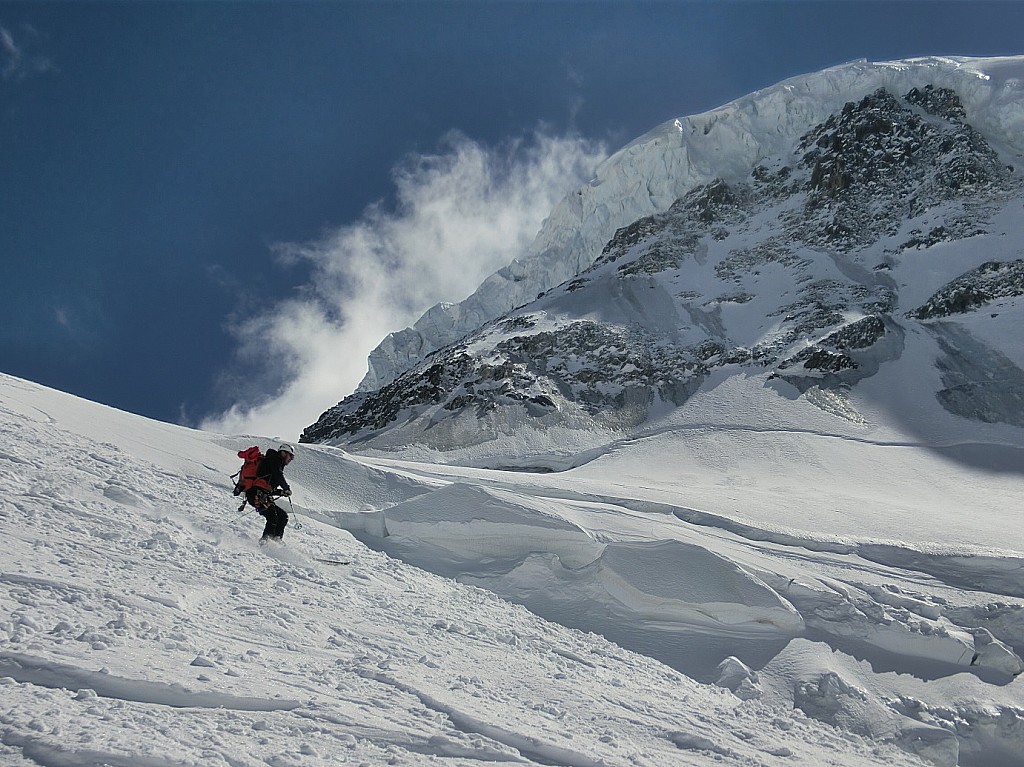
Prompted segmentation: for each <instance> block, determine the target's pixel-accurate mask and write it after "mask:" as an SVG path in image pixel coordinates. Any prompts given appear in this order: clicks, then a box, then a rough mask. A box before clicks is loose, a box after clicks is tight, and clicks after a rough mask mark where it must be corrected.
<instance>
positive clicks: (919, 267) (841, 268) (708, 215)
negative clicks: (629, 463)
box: [302, 59, 1024, 453]
mask: <svg viewBox="0 0 1024 767" xmlns="http://www.w3.org/2000/svg"><path fill="white" fill-rule="evenodd" d="M1009 62H1010V63H1012V64H1013V65H1014V66H1017V67H1018V68H1020V69H1022V70H1024V64H1021V62H1020V61H1019V60H1017V59H1013V60H1009ZM851 66H852V65H851ZM857 66H862V65H857ZM857 66H852V71H854V72H856V73H860V74H859V75H858V76H860V78H861V79H860V80H857V83H858V84H860V85H861V86H862V85H863V83H862V82H861V80H863V79H864V78H863V76H862V69H857ZM1009 66H1010V64H1008V63H1006V60H997V61H996V62H995V63H992V62H989V67H990V68H992V69H995V70H999V68H1000V67H1003V68H1004V69H1005V68H1006V67H1009ZM848 69H849V68H848ZM892 69H894V70H897V71H898V72H900V73H902V75H903V77H904V79H906V72H905V71H904V70H900V69H899V68H898V67H895V66H893V67H892ZM907 69H909V70H912V71H913V73H914V75H915V76H918V77H919V76H927V75H931V76H932V77H933V79H934V80H935V81H936V82H921V83H920V84H915V85H912V86H911V87H909V88H907V89H906V90H901V91H895V90H893V89H892V88H891V87H878V88H876V89H874V90H872V91H871V92H869V93H867V94H866V95H863V96H860V97H858V98H856V99H849V100H846V101H845V102H843V103H841V104H839V103H838V102H837V106H836V108H835V109H833V110H832V111H831V112H829V113H827V114H824V115H823V116H822V117H821V119H816V120H814V121H811V122H806V123H805V124H804V125H802V126H801V127H802V130H800V131H794V130H793V125H794V124H797V123H798V122H799V121H798V120H797V121H796V123H794V120H795V118H794V117H793V116H792V115H789V116H788V117H787V121H786V122H785V126H786V130H785V131H782V130H781V129H780V131H779V132H782V133H785V132H788V133H792V134H793V135H792V137H791V138H790V139H789V140H788V141H786V142H782V143H780V142H779V141H778V140H776V138H774V137H771V138H766V137H765V136H771V134H770V132H768V133H762V134H759V135H753V134H744V133H743V131H742V128H743V127H744V126H747V125H749V124H750V123H749V120H750V118H749V113H750V111H751V109H752V107H751V106H750V105H751V104H753V105H757V104H760V105H761V106H762V110H761V113H762V114H763V113H764V111H765V110H764V109H763V107H764V103H765V101H766V100H769V101H770V100H771V99H773V98H774V99H777V98H779V96H778V93H780V92H781V93H786V87H792V85H790V86H786V84H783V86H780V88H781V91H780V90H779V89H776V90H775V91H772V92H762V93H761V94H755V95H754V96H752V97H749V98H748V100H747V101H743V100H741V102H737V105H733V108H731V109H730V108H723V110H719V113H712V114H713V115H714V118H713V119H712V118H709V117H706V116H705V117H704V119H703V123H704V128H703V129H702V130H703V131H704V135H705V136H707V135H708V134H710V133H712V132H715V131H717V132H719V133H722V134H725V135H726V136H728V137H731V138H732V141H733V143H732V144H729V143H726V144H723V145H722V152H721V157H720V158H719V161H718V163H717V165H715V164H713V163H712V164H710V165H708V166H707V167H708V168H709V169H710V171H711V172H710V173H707V171H705V173H707V175H709V176H712V177H711V178H709V179H708V180H706V181H704V182H702V183H697V184H694V185H692V186H690V187H688V188H686V189H684V190H682V191H681V193H680V194H679V195H678V196H677V197H676V198H675V199H674V200H673V201H672V202H671V203H670V204H668V205H667V207H666V208H665V209H664V210H660V211H656V212H654V213H651V214H650V215H645V216H639V217H637V218H635V219H634V220H631V221H629V222H628V223H627V224H626V225H624V226H621V227H619V228H617V230H616V231H614V234H613V235H612V236H610V237H609V238H607V239H606V240H605V241H604V243H603V245H602V247H601V248H600V250H599V252H597V253H596V254H595V255H593V256H590V257H587V258H584V259H582V261H580V260H579V259H577V258H563V259H562V260H561V261H559V263H560V268H559V269H551V268H546V267H545V268H538V270H537V271H538V274H539V275H540V277H538V279H540V280H541V281H542V282H543V280H544V279H552V276H553V275H555V276H560V275H563V274H565V275H566V277H565V278H564V281H560V284H557V285H554V286H551V287H544V289H542V290H541V291H540V292H539V294H538V295H536V296H535V297H532V300H529V301H523V302H522V305H520V306H518V307H516V308H513V309H511V310H509V311H505V312H504V313H503V314H502V315H501V316H499V317H496V318H495V319H492V320H490V321H487V322H485V323H483V324H481V325H480V326H479V327H476V328H474V329H473V330H472V331H471V332H468V333H464V335H463V336H462V337H461V338H459V339H458V340H455V341H452V342H448V343H445V344H443V345H441V346H440V347H439V348H437V349H436V350H434V351H433V352H431V353H430V354H429V355H428V356H427V358H425V359H423V360H422V361H418V362H417V361H416V360H415V359H414V358H410V359H409V362H410V363H411V364H412V366H411V367H410V368H409V369H407V370H398V369H397V368H396V369H395V376H394V377H393V378H392V379H391V380H387V378H386V376H385V377H380V376H378V378H379V380H380V381H381V385H379V386H373V387H369V386H367V385H366V382H364V387H362V388H361V389H360V391H358V392H357V393H355V394H353V395H352V396H350V397H348V398H346V399H345V400H343V401H342V402H341V403H340V404H338V405H337V406H335V407H333V408H331V409H330V410H328V411H327V412H326V413H324V414H323V415H322V416H321V418H320V419H319V421H318V422H317V423H316V424H314V425H312V426H310V427H308V428H307V429H306V430H305V432H304V433H303V435H302V440H303V441H307V442H310V441H313V442H331V443H334V444H345V445H349V446H352V447H357V446H359V447H360V448H368V449H384V450H387V449H392V448H396V447H400V446H401V447H404V446H408V445H410V444H413V445H425V446H428V447H431V448H433V449H435V450H440V451H449V450H451V449H453V448H458V447H460V446H468V445H479V444H481V443H486V442H489V441H500V440H502V439H504V438H507V437H515V438H516V439H517V440H518V444H519V445H520V448H519V449H520V450H521V451H522V452H524V453H530V452H531V451H534V452H548V453H550V452H551V445H550V443H545V445H544V447H543V448H541V449H538V450H534V449H533V448H532V447H531V444H532V443H531V440H530V439H529V438H524V435H530V434H536V433H537V432H539V431H544V430H549V429H555V430H556V431H557V433H558V434H559V435H560V436H559V437H558V439H559V440H560V441H562V442H565V443H566V445H567V447H566V452H570V451H571V450H573V449H579V448H580V447H587V446H593V445H596V444H598V443H599V442H602V440H603V441H604V442H608V441H609V440H610V439H611V438H612V435H621V434H622V433H623V432H626V433H636V430H637V429H638V428H640V427H643V426H645V425H647V426H648V427H649V426H650V424H652V423H653V422H654V421H656V420H657V419H659V418H663V417H665V416H666V415H671V414H673V413H674V414H676V415H678V414H679V413H680V412H685V409H686V408H685V406H686V403H687V402H688V401H690V399H691V398H692V397H693V396H694V395H695V394H696V393H698V392H699V391H701V390H702V388H703V389H704V390H706V389H708V388H709V386H713V385H717V383H716V382H720V381H721V380H723V379H724V378H728V377H732V376H740V377H742V378H744V379H751V380H756V381H758V382H759V385H762V386H766V387H771V388H774V389H775V390H777V391H778V392H779V396H780V399H786V398H789V399H792V398H793V397H802V398H803V399H804V400H805V401H806V403H807V404H809V405H810V406H813V407H815V408H817V410H819V411H822V412H825V413H827V414H828V415H829V417H832V418H836V419H839V420H840V421H843V422H845V423H847V424H848V425H852V426H864V425H865V423H866V420H867V419H866V418H865V416H864V415H863V413H862V412H861V409H860V408H859V407H858V405H857V397H856V396H853V393H854V392H856V391H857V390H858V385H859V384H860V382H862V381H864V380H865V379H872V378H874V379H876V384H877V385H876V386H875V387H874V389H875V391H876V395H875V396H877V391H878V390H889V391H891V390H895V389H900V388H902V389H904V390H911V391H910V394H909V396H910V397H911V398H914V397H917V398H925V399H928V401H929V402H934V403H936V404H937V405H938V406H940V407H941V408H942V411H943V412H944V413H945V414H946V415H952V416H954V417H955V419H956V420H954V421H952V423H953V424H954V426H956V425H957V424H960V419H969V420H970V421H971V422H974V423H976V424H1002V425H1005V426H1012V427H1024V407H1022V406H1024V370H1022V369H1021V365H1022V364H1024V357H1022V355H1021V353H1020V350H1021V346H1022V345H1021V344H1020V328H1021V327H1024V326H1022V325H1021V323H1020V321H1021V319H1024V301H1021V300H1020V297H1021V296H1022V295H1024V223H1022V219H1024V211H1022V208H1024V191H1022V190H1024V183H1022V174H1021V171H1020V166H1021V157H1020V154H1019V148H1017V147H1015V146H1014V144H1013V141H1014V140H1015V138H1014V135H1015V134H1012V132H1011V134H1006V133H1005V132H1004V131H1002V130H1000V129H994V128H993V125H997V126H998V125H1000V124H1005V123H1006V122H1007V121H1008V119H1009V118H1008V117H1007V116H1008V115H1009V116H1011V117H1012V116H1013V115H1016V116H1017V119H1020V116H1021V115H1024V97H1021V96H1020V94H1018V98H1017V100H1016V101H1013V99H1012V98H1010V99H1008V98H1006V97H1005V94H1004V98H1002V99H1001V100H996V101H995V102H992V103H996V104H997V106H991V107H990V108H989V110H988V111H987V112H985V111H983V110H979V109H978V108H975V107H972V108H971V109H968V108H967V107H966V106H965V100H966V101H967V102H968V103H970V102H972V101H977V94H976V89H977V88H978V87H979V86H978V85H977V84H972V83H968V84H966V85H961V86H960V87H959V89H955V88H952V87H945V86H943V85H941V84H940V83H942V82H943V81H947V82H948V81H949V80H950V79H951V78H950V74H949V71H947V69H948V68H944V67H943V66H941V65H939V64H935V63H934V62H931V65H930V66H927V67H924V66H918V67H912V66H908V67H907ZM870 71H873V70H870ZM881 71H882V73H883V74H887V75H889V74H891V72H890V69H886V68H882V69H881ZM876 74H877V73H876ZM958 74H960V73H959V71H958ZM975 76H976V77H978V79H979V82H981V83H985V82H987V81H984V80H981V79H980V77H979V76H978V75H977V73H976V72H975ZM851 77H852V75H851V74H850V72H849V71H847V70H846V69H843V70H841V74H840V75H837V74H836V73H834V72H833V73H832V79H831V80H830V82H833V83H835V82H845V81H847V80H849V79H850V78H851ZM819 78H820V76H819ZM889 79H890V80H892V79H893V78H892V77H890V78H889ZM895 79H896V80H899V78H895ZM868 80H869V81H870V78H868ZM809 82H817V81H816V80H814V79H813V78H811V79H809ZM891 84H892V83H890V85H891ZM784 86H785V87H784ZM812 90H813V89H812ZM772 94H775V95H774V96H773V95H772ZM965 94H966V95H967V96H968V98H966V99H965ZM1011 95H1012V94H1011ZM829 98H831V99H833V100H835V96H834V95H832V96H830V97H829ZM790 106H791V107H792V106H793V105H792V103H791V104H790ZM754 111H756V110H754ZM972 111H973V113H976V114H977V118H976V119H974V120H973V123H972ZM797 112H798V113H799V114H802V113H800V112H799V110H797ZM788 114H789V113H788V112H787V115H788ZM741 117H743V118H744V119H741ZM731 118H734V122H736V123H737V125H738V126H739V128H737V126H731V127H730V124H729V121H730V119H731ZM700 122H701V120H700V119H698V118H690V119H689V120H688V122H687V125H688V126H689V127H690V128H691V129H692V128H693V126H695V125H697V124H699V123H700ZM979 125H980V126H982V127H983V128H984V130H982V129H981V128H979V127H978V126H979ZM674 129H675V130H676V131H677V132H682V131H683V130H684V126H683V124H682V123H681V122H680V121H676V123H675V126H674ZM652 135H653V136H654V137H653V138H650V139H648V140H646V141H645V140H641V141H640V142H638V143H637V144H634V145H631V147H627V148H626V149H625V150H623V151H622V152H620V153H619V155H617V156H616V157H613V158H612V159H611V160H609V163H610V164H611V165H612V169H611V170H609V168H605V169H603V173H604V174H605V175H606V176H607V175H608V174H609V173H611V175H613V176H614V175H615V174H614V172H613V171H614V168H615V167H616V165H619V166H621V165H622V164H623V163H624V162H625V160H624V158H628V157H630V156H631V152H635V151H637V147H644V148H645V151H647V152H650V151H653V150H651V149H650V146H649V145H651V144H655V145H656V144H658V142H659V141H663V140H664V139H665V135H666V134H664V133H663V132H662V133H658V132H656V133H655V134H652ZM1016 140H1019V136H1016ZM750 145H756V146H757V147H760V150H759V151H758V152H755V153H754V154H755V155H756V161H753V162H751V163H750V164H749V165H748V167H747V168H746V172H745V173H744V174H742V175H741V174H740V173H738V172H737V168H738V167H739V166H740V165H742V160H743V158H746V157H748V156H749V152H747V151H746V150H745V149H744V148H745V147H749V146H750ZM730 147H738V148H737V149H730ZM766 148H770V149H771V152H770V153H767V152H766ZM738 158H739V159H738ZM637 165H638V164H637V163H636V162H632V163H626V166H627V167H630V168H634V167H637ZM639 166H640V167H647V166H646V165H644V164H643V163H640V164H639ZM669 167H670V164H669V163H666V164H665V165H664V166H663V170H661V171H658V172H657V173H659V174H660V175H657V176H651V177H650V179H649V180H648V183H647V184H645V185H644V186H643V187H641V189H643V190H644V191H641V192H635V191H634V193H633V198H635V197H636V196H638V195H639V196H640V197H642V198H645V199H646V200H647V201H648V202H649V201H650V200H651V199H653V196H652V195H650V193H649V190H651V189H664V188H666V186H667V182H666V180H665V179H664V178H662V177H661V176H662V175H664V174H666V173H668V172H669V171H667V170H664V169H665V168H669ZM716 170H717V171H720V172H717V173H716V172H715V171H716ZM684 175H685V174H684ZM599 176H600V174H599ZM692 176H693V174H692V173H690V174H689V176H688V177H692ZM612 186H614V185H612ZM603 193H605V194H606V193H607V190H605V192H603ZM583 196H584V194H583V191H581V192H580V193H579V194H578V195H577V198H578V199H579V198H582V197H583ZM602 204H606V203H602ZM639 207H642V204H640V203H636V202H635V201H633V202H630V201H629V200H628V199H626V198H623V199H622V201H621V204H620V209H621V210H622V211H629V210H636V209H638V208H639ZM556 213H557V212H556ZM594 215H596V214H591V215H590V217H589V218H591V219H592V218H593V217H594ZM583 218H584V219H587V217H586V216H584V217H583ZM553 219H555V220H556V221H557V220H559V216H558V215H555V214H553ZM591 228H592V227H591ZM550 237H551V235H550V233H547V234H545V232H542V234H541V237H540V239H542V240H544V239H545V238H548V240H550ZM588 237H590V238H592V237H593V233H591V232H588V225H587V224H581V227H580V231H579V233H578V236H576V237H574V238H573V237H570V238H569V241H571V242H573V243H575V244H576V246H579V243H580V242H582V241H584V240H586V239H587V238H588ZM552 252H553V251H552V249H551V248H550V247H549V248H547V250H545V251H544V253H546V254H547V257H550V255H551V253H552ZM542 260H543V259H540V261H542ZM540 261H539V260H538V258H534V262H535V263H540ZM529 263H530V262H529V261H527V260H524V261H523V262H520V263H519V264H517V265H513V267H515V268H519V269H524V268H526V267H528V265H529ZM510 268H511V267H510ZM513 271H514V270H513ZM510 273H511V272H508V271H506V272H505V275H506V276H507V275H508V274H510ZM501 274H502V273H499V275H496V277H495V278H492V281H493V280H495V279H498V278H499V277H501ZM502 279H503V278H502ZM487 290H488V283H485V285H484V286H482V288H481V291H482V294H486V293H487ZM472 300H473V299H472V298H471V299H470V302H471V303H472ZM477 308H478V307H477ZM432 311H433V312H434V315H436V314H437V313H438V312H439V311H444V312H448V313H449V314H450V315H451V316H455V317H456V318H457V317H458V316H461V314H460V313H461V312H463V311H466V308H465V307H462V308H461V309H460V308H459V307H454V308H453V307H444V308H443V309H437V310H436V311H435V310H432ZM430 314H431V313H428V315H430ZM455 324H456V325H457V323H455ZM410 332H412V331H410ZM392 340H393V341H394V339H392ZM385 346H387V344H385ZM379 352H380V350H378V353H376V354H378V356H377V359H378V360H379V359H381V357H380V354H379ZM899 360H903V364H901V365H896V364H888V363H896V362H897V361H899ZM908 365H909V366H910V368H908V367H907V366H908ZM908 369H913V370H915V371H916V373H915V374H914V375H912V376H908V374H907V370H908ZM373 370H374V364H373V358H371V375H370V376H368V379H372V378H373V377H374V375H375V374H374V373H373V372H372V371H373ZM922 386H924V387H930V391H921V390H920V389H921V387H922ZM901 396H903V397H906V396H908V395H907V392H906V391H904V394H903V395H901ZM851 397H852V399H851ZM923 418H925V420H932V421H934V420H935V419H934V417H931V416H923ZM949 431H950V430H948V429H947V432H946V434H945V436H948V434H949ZM573 435H575V437H574V436H573ZM579 435H586V437H585V438H582V439H577V438H576V437H579ZM937 436H938V437H939V438H941V436H942V435H937Z"/></svg>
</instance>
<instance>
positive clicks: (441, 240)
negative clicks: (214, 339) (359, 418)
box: [202, 133, 605, 435]
mask: <svg viewBox="0 0 1024 767" xmlns="http://www.w3.org/2000/svg"><path fill="white" fill-rule="evenodd" d="M604 154H605V152H604V147H603V146H601V145H599V144H596V143H593V142H589V141H587V140H585V139H582V138H580V137H553V136H548V135H544V134H541V133H538V134H535V135H534V136H532V137H531V138H530V139H529V140H517V141H509V142H507V143H505V144H502V145H501V146H498V147H486V146H484V145H482V144H480V143H478V142H476V141H473V140H472V139H470V138H467V137H466V136H464V135H462V134H459V133H452V134H450V135H449V136H447V137H446V138H445V140H444V142H443V145H442V148H441V151H439V152H438V153H437V154H433V155H421V156H412V157H409V158H407V159H406V160H405V162H403V163H402V164H401V165H399V166H398V167H397V168H396V169H395V171H394V174H393V176H394V182H395V189H396V191H395V200H396V202H395V205H394V207H393V208H392V207H390V206H387V205H385V204H384V203H383V202H377V203H375V204H374V205H371V206H370V207H368V208H367V209H366V211H365V212H364V213H363V216H362V218H361V219H360V220H359V221H357V222H355V223H353V224H348V225H346V226H343V227H341V228H339V229H337V230H336V231H334V232H332V233H329V234H327V235H326V236H324V237H323V238H322V239H320V240H318V241H315V242H311V243H306V244H298V245H296V244H286V245H281V246H279V247H278V253H279V257H280V258H281V259H282V261H283V262H284V263H286V264H297V263H300V262H305V263H308V264H310V265H311V266H312V276H311V279H310V282H309V284H308V285H307V286H305V288H304V289H303V290H302V291H301V292H300V293H299V294H298V295H296V296H294V297H292V298H289V299H286V300H282V301H280V302H279V303H277V304H275V305H273V306H272V307H271V308H270V310H269V311H267V312H265V313H264V314H263V315H261V316H259V317H251V318H248V319H245V320H243V321H241V322H238V323H237V324H236V325H235V326H234V327H233V328H232V330H233V333H234V334H235V336H236V337H237V339H238V342H239V349H238V352H237V355H238V357H239V358H240V359H241V360H243V361H248V362H250V363H255V364H250V365H247V366H246V367H247V369H249V370H251V369H253V368H254V367H255V368H256V369H257V370H258V369H259V367H260V366H261V365H263V364H265V361H266V360H267V359H273V360H275V362H276V363H277V364H278V365H280V364H282V363H281V361H283V364H284V367H285V372H284V379H285V382H284V383H283V385H282V384H279V383H278V384H277V385H278V390H277V392H276V394H274V396H271V397H269V398H263V399H257V401H255V402H253V401H239V400H238V399H237V398H236V399H235V401H234V403H233V404H232V405H231V407H230V408H228V410H227V411H226V412H224V413H222V414H220V415H217V416H214V417H211V418H208V419H206V421H205V422H204V423H203V424H202V426H203V428H207V429H211V430H216V431H222V432H229V433H240V432H248V433H267V434H282V435H291V434H294V433H295V432H296V431H298V430H299V429H300V428H301V426H302V425H304V424H307V423H310V422H311V421H312V420H314V419H315V418H316V416H317V415H319V413H320V412H322V411H323V410H324V409H325V408H326V407H327V406H329V405H330V404H332V403H333V402H335V401H337V395H338V392H339V391H351V390H353V389H354V388H355V387H356V385H357V384H358V383H359V381H360V379H361V378H362V377H363V375H364V374H365V373H366V358H367V354H368V352H369V351H370V350H371V349H372V348H373V347H374V346H375V345H376V344H378V343H379V342H380V340H381V339H382V338H383V337H384V336H386V335H387V334H388V333H389V332H391V331H393V330H396V329H398V328H401V327H404V326H406V325H409V324H411V323H412V322H413V321H414V320H415V319H416V318H417V317H419V316H420V315H421V314H422V313H423V312H424V310H426V309H427V308H428V307H429V306H431V305H433V304H435V303H437V302H439V301H458V300H461V299H463V298H465V297H466V296H467V295H469V294H470V293H471V292H472V291H473V290H474V289H475V288H476V287H477V285H479V284H480V282H481V281H482V280H483V279H484V278H485V277H486V276H487V275H489V274H491V273H492V272H494V271H495V270H496V269H498V268H500V267H501V266H503V265H505V264H507V263H508V262H509V261H511V260H512V259H513V258H514V257H515V256H516V255H517V254H519V253H520V252H521V251H522V250H523V249H524V248H525V247H526V246H527V245H528V244H529V242H530V241H531V240H532V239H533V237H534V236H535V235H536V233H537V230H538V229H539V228H540V226H541V223H542V222H543V220H544V217H545V216H546V215H547V214H548V213H549V212H550V211H551V209H552V208H553V207H554V205H555V204H556V203H557V202H558V200H559V199H561V197H563V196H564V195H565V194H566V193H567V192H568V191H569V190H570V189H573V188H575V187H577V186H579V184H580V183H581V182H582V181H583V180H585V179H586V178H589V177H590V176H591V175H592V173H593V170H594V168H595V167H596V166H597V164H598V163H599V162H600V161H601V160H602V159H603V157H604ZM268 380H269V378H266V379H264V380H263V381H257V382H252V381H249V382H247V383H246V386H247V387H248V388H249V389H250V390H252V389H253V388H255V387H256V386H259V385H260V384H263V385H264V391H265V390H266V388H267V385H268V384H267V381H268ZM239 383H241V382H236V381H232V382H231V385H232V387H233V388H234V389H235V390H237V388H236V384H239ZM269 385H270V386H273V385H274V383H273V382H272V383H271V384H269ZM236 397H237V395H236Z"/></svg>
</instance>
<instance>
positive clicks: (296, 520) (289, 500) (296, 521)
mask: <svg viewBox="0 0 1024 767" xmlns="http://www.w3.org/2000/svg"><path fill="white" fill-rule="evenodd" d="M287 498H288V508H289V509H290V510H291V512H292V516H293V517H295V529H296V530H301V529H302V523H301V522H299V517H298V515H297V514H296V513H295V504H294V503H292V497H291V496H290V495H289V496H287Z"/></svg>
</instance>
